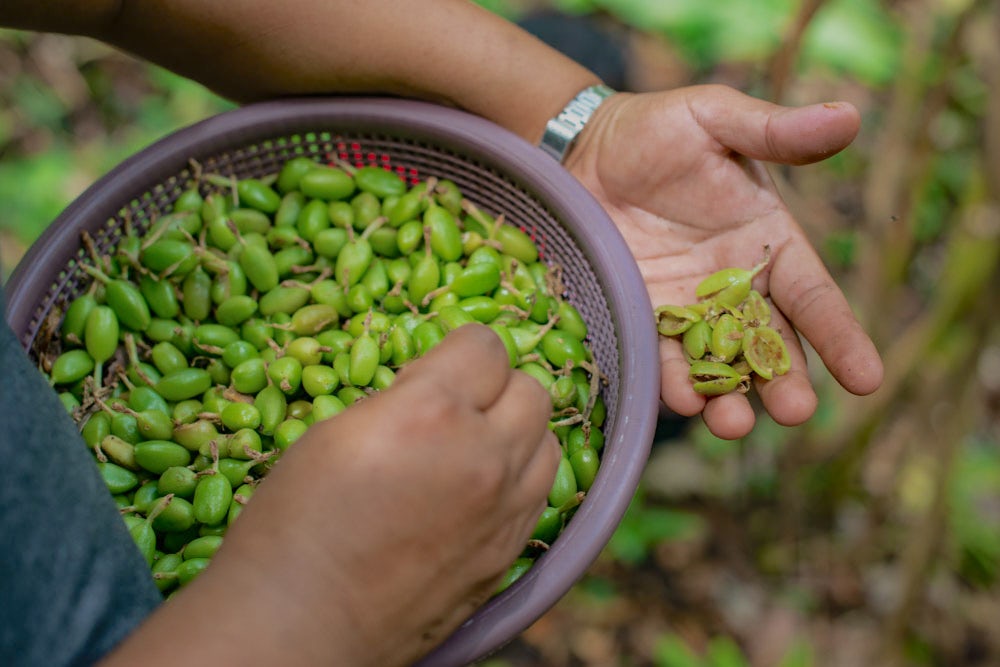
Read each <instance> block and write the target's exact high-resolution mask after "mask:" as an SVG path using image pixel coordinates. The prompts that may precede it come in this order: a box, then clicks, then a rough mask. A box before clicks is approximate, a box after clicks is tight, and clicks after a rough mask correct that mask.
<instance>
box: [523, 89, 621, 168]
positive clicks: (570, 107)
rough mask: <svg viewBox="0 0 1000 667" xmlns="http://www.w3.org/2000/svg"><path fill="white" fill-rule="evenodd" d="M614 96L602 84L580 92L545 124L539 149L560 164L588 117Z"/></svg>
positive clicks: (613, 92) (610, 90)
mask: <svg viewBox="0 0 1000 667" xmlns="http://www.w3.org/2000/svg"><path fill="white" fill-rule="evenodd" d="M614 94H615V91H614V90H613V89H611V88H608V87H607V86H605V85H603V84H599V85H596V86H589V87H587V88H584V89H583V90H581V91H580V93H579V94H578V95H577V96H576V97H574V98H573V99H572V100H571V101H570V103H569V104H567V105H566V107H565V108H564V109H563V110H562V111H560V112H559V115H558V116H556V117H555V118H553V119H551V120H549V122H548V123H546V125H545V134H544V135H542V140H541V142H540V143H539V144H538V146H539V148H541V149H542V150H543V151H545V152H546V153H548V154H549V155H551V156H552V157H554V158H555V159H556V160H557V161H559V162H560V163H561V162H562V161H563V160H564V159H565V157H566V153H567V152H568V151H569V149H570V148H571V147H572V146H573V142H574V141H576V137H577V135H579V134H580V131H581V130H582V129H583V126H584V125H586V124H587V121H588V120H590V116H591V115H592V114H593V113H594V111H595V110H596V109H597V107H599V106H601V102H603V101H604V100H606V99H607V98H609V97H611V96H612V95H614Z"/></svg>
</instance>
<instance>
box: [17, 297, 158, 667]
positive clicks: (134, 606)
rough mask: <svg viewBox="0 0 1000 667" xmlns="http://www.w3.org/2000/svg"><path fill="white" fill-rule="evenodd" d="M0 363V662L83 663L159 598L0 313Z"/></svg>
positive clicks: (91, 464)
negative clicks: (0, 320) (1, 575)
mask: <svg viewBox="0 0 1000 667" xmlns="http://www.w3.org/2000/svg"><path fill="white" fill-rule="evenodd" d="M4 311H5V306H4V299H3V291H2V289H0V312H4ZM0 369H2V373H0V422H2V423H0V460H2V461H3V465H2V467H0V531H2V535H3V544H2V546H0V572H3V575H4V576H3V577H0V664H3V665H7V666H9V667H14V666H19V665H50V666H59V665H88V664H92V663H94V662H97V661H98V660H99V659H100V658H101V657H102V656H104V655H105V654H106V653H108V652H109V651H110V650H111V649H112V648H114V646H115V645H116V644H117V643H118V642H120V641H121V640H122V639H124V638H125V636H126V635H128V634H129V633H130V632H131V631H132V630H133V629H134V628H136V627H137V626H138V625H139V623H141V622H142V620H143V619H144V618H145V617H146V616H147V615H148V614H149V613H150V612H152V611H153V610H154V609H155V608H156V606H157V605H158V604H159V603H160V601H161V600H162V598H161V595H160V593H159V591H158V590H157V588H156V586H155V585H154V583H153V580H152V578H151V576H150V572H149V567H148V566H147V565H146V561H145V560H144V559H143V558H142V555H141V554H140V553H139V550H138V549H137V548H136V546H135V544H134V542H133V541H132V538H131V536H130V535H129V533H128V531H127V529H126V528H125V524H124V522H123V521H122V519H121V517H120V516H119V513H118V510H117V507H116V506H115V503H114V500H113V499H112V498H111V494H110V493H109V492H108V489H107V486H106V485H105V484H104V481H103V479H102V478H101V476H100V473H99V472H98V469H97V466H96V462H95V459H94V456H93V454H92V453H91V452H90V451H89V450H88V449H87V447H86V445H85V443H84V442H83V438H82V437H81V436H80V434H79V431H78V429H77V426H76V424H75V423H74V422H73V420H72V418H71V417H70V416H69V415H68V414H67V412H66V410H65V408H64V407H63V405H62V402H61V401H60V400H59V398H58V396H57V394H56V392H55V391H54V390H53V389H52V388H51V387H50V386H49V384H48V382H47V381H46V379H45V377H44V376H43V375H42V373H41V372H40V371H39V370H38V369H37V368H35V367H34V365H33V364H32V362H31V361H30V359H29V358H28V356H27V354H26V353H25V351H24V349H23V348H22V347H21V346H20V345H19V344H18V342H17V339H16V337H15V336H14V334H13V332H12V331H11V328H10V327H9V326H8V324H7V322H6V320H4V321H3V322H2V323H0Z"/></svg>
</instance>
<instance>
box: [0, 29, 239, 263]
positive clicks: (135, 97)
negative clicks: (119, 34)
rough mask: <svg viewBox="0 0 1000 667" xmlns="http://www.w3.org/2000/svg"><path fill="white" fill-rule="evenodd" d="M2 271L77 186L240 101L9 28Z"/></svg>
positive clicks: (2, 106)
mask: <svg viewBox="0 0 1000 667" xmlns="http://www.w3.org/2000/svg"><path fill="white" fill-rule="evenodd" d="M0 55H2V56H3V64H4V67H3V69H2V70H0V84H2V85H0V201H3V202H4V205H3V209H2V212H0V247H2V248H3V249H4V251H5V252H4V254H3V257H4V258H6V259H5V261H4V262H2V274H0V278H5V277H6V276H7V275H9V274H10V272H11V271H12V270H13V265H12V262H13V261H14V260H16V259H17V257H18V256H19V255H20V254H21V253H22V252H23V251H24V249H25V248H27V246H28V245H30V244H31V243H32V242H33V241H34V240H35V239H36V238H37V237H38V236H39V235H40V234H41V233H42V232H43V231H44V230H45V228H46V227H47V226H48V225H49V224H50V223H51V222H52V221H53V220H54V219H55V218H56V216H58V215H59V213H60V212H61V211H62V210H63V208H65V207H66V205H68V204H69V203H70V202H71V201H72V200H73V199H74V198H75V197H76V196H78V195H79V194H80V193H81V192H82V191H83V190H84V189H85V188H87V187H89V186H90V185H91V184H92V183H93V182H94V181H96V180H97V179H98V178H99V177H100V176H101V175H103V174H104V173H106V172H107V171H109V170H110V169H111V168H112V167H114V166H115V165H117V164H118V163H119V162H121V161H122V160H124V159H125V158H126V157H129V156H130V155H132V154H133V153H135V152H137V151H138V150H140V149H142V148H144V147H145V146H148V145H149V144H151V143H152V142H154V141H157V140H159V139H161V138H163V137H165V136H166V135H167V134H169V133H170V132H172V131H174V130H177V129H179V128H181V127H184V126H186V125H188V124H190V123H193V122H195V121H198V120H201V119H203V118H206V117H208V116H210V115H212V114H214V113H218V112H220V111H223V110H226V109H228V108H232V105H231V104H230V103H228V102H226V101H225V100H222V99H220V98H218V97H217V96H215V95H214V94H212V93H211V92H209V91H207V90H206V89H205V88H203V87H202V86H200V85H198V84H196V83H194V82H192V81H190V80H189V79H185V78H183V77H180V76H177V75H174V74H172V73H170V72H167V71H166V70H163V69H161V68H159V67H156V66H153V65H149V64H147V63H142V62H138V61H134V60H132V59H130V58H128V57H126V56H124V55H122V54H119V53H117V52H115V51H113V50H111V49H109V48H106V47H103V46H102V45H99V44H97V43H93V42H89V41H85V40H73V39H71V38H65V37H60V36H51V35H35V34H32V33H25V32H20V31H14V30H0Z"/></svg>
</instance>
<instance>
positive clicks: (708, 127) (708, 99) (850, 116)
mask: <svg viewBox="0 0 1000 667" xmlns="http://www.w3.org/2000/svg"><path fill="white" fill-rule="evenodd" d="M693 94H694V97H692V99H691V100H690V107H691V109H692V112H693V113H694V117H695V119H696V120H697V122H698V123H699V124H700V125H701V126H702V128H703V129H704V130H705V131H706V132H707V133H708V134H709V135H710V136H712V137H713V138H714V139H715V140H716V141H717V142H719V143H720V144H722V145H723V146H725V147H726V148H728V149H729V150H732V151H735V152H737V153H740V154H742V155H745V156H747V157H749V158H752V159H755V160H763V161H766V162H776V163H780V164H789V165H802V164H809V163H812V162H818V161H820V160H824V159H826V158H828V157H830V156H831V155H834V154H836V153H838V152H840V151H841V150H843V149H844V148H846V147H847V146H848V145H850V143H851V142H852V141H853V140H854V138H855V137H856V136H857V134H858V129H859V128H860V126H861V115H860V114H859V113H858V110H857V109H856V108H855V107H854V105H852V104H850V103H849V102H824V103H820V104H811V105H808V106H802V107H786V106H780V105H777V104H772V103H771V102H766V101H764V100H759V99H757V98H754V97H750V96H748V95H745V94H743V93H741V92H739V91H737V90H735V89H732V88H727V87H723V86H705V87H702V88H700V90H698V91H693Z"/></svg>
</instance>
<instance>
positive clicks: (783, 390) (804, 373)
mask: <svg viewBox="0 0 1000 667" xmlns="http://www.w3.org/2000/svg"><path fill="white" fill-rule="evenodd" d="M770 326H771V327H772V328H773V329H775V330H777V331H780V332H781V338H782V340H784V341H785V347H786V348H788V354H789V356H790V357H791V360H792V365H791V368H790V369H789V371H788V372H787V373H785V374H784V375H777V376H775V377H774V378H773V379H771V380H758V381H757V382H755V388H756V390H757V391H758V393H759V394H760V398H761V401H762V402H763V403H764V408H765V409H766V410H767V412H768V414H770V415H771V418H772V419H774V421H775V422H777V423H778V424H781V425H782V426H798V425H799V424H802V423H804V422H805V421H807V420H808V419H809V418H810V417H812V416H813V413H814V412H816V406H817V404H818V402H819V399H818V398H817V396H816V392H815V390H813V386H812V382H811V381H810V379H809V372H808V368H807V361H806V355H805V352H804V351H803V349H802V344H801V342H800V341H799V338H798V336H797V335H796V333H795V329H794V327H792V326H791V324H789V323H788V321H787V320H786V319H785V318H784V317H783V316H782V314H781V313H780V312H779V311H778V310H777V309H772V310H771V324H770Z"/></svg>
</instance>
